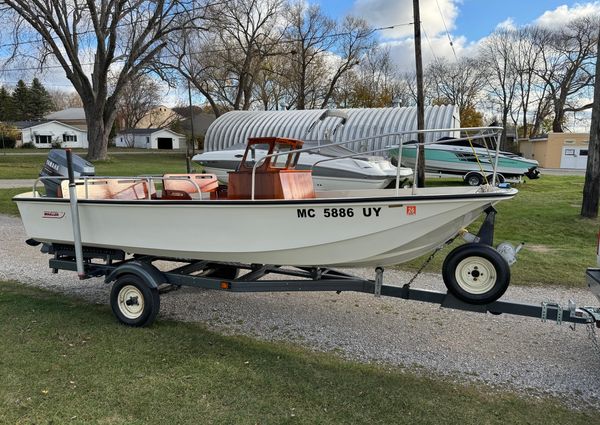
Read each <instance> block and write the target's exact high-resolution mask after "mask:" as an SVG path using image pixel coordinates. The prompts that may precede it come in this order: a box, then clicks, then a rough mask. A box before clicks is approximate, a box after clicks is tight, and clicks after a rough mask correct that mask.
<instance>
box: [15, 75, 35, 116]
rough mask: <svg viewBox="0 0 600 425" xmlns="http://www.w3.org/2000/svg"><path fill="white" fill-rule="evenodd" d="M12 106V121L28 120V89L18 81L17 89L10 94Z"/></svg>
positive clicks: (21, 81)
mask: <svg viewBox="0 0 600 425" xmlns="http://www.w3.org/2000/svg"><path fill="white" fill-rule="evenodd" d="M11 98H12V104H13V111H14V113H13V119H14V120H15V121H27V120H29V119H30V117H31V114H30V113H29V88H28V87H27V85H26V84H25V83H24V82H23V80H19V81H18V83H17V87H15V90H14V91H13V93H12V96H11Z"/></svg>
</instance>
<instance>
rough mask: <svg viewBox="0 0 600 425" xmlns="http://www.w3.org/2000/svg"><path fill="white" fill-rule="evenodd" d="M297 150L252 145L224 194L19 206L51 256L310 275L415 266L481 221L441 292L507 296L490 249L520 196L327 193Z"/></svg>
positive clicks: (197, 185) (56, 200)
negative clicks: (96, 255)
mask: <svg viewBox="0 0 600 425" xmlns="http://www.w3.org/2000/svg"><path fill="white" fill-rule="evenodd" d="M302 143H303V142H302V141H299V140H292V139H281V138H273V137H271V138H255V139H250V140H249V141H248V147H247V149H246V151H245V153H244V154H243V157H242V158H241V163H240V166H239V169H238V170H237V171H236V172H232V173H230V174H229V181H228V183H229V185H228V188H227V191H226V192H225V191H223V190H220V189H219V188H218V187H217V184H216V182H217V178H216V176H214V175H210V174H187V175H165V176H161V177H138V178H106V177H102V178H101V177H84V178H83V179H82V180H81V184H79V185H76V183H75V182H73V183H71V184H70V185H68V181H66V180H64V178H63V180H64V181H63V182H62V183H61V185H62V191H57V192H56V194H55V195H54V196H42V194H40V193H38V191H37V188H36V187H35V186H34V190H33V191H31V192H26V193H22V194H20V195H17V196H15V197H14V198H13V200H14V201H15V202H16V203H17V205H18V208H19V212H20V214H21V218H22V220H23V223H24V226H25V230H26V232H27V235H28V236H29V238H31V239H32V240H33V241H36V242H41V243H44V244H46V245H48V246H53V245H56V244H58V245H68V246H73V245H74V246H75V248H76V249H77V246H82V247H84V248H86V249H89V250H92V251H93V250H96V249H106V250H119V251H122V252H126V253H131V254H138V255H148V256H156V257H161V258H165V257H166V258H171V259H187V260H190V259H192V260H205V261H216V262H239V263H245V264H279V265H288V266H297V267H311V268H312V267H330V266H341V267H365V266H373V267H381V266H386V265H391V264H398V263H403V262H406V261H410V260H412V259H414V258H417V257H419V256H421V255H423V254H425V253H427V252H430V251H432V250H434V249H436V248H438V247H441V246H443V245H444V244H445V243H447V242H448V241H449V240H452V239H453V238H455V237H456V236H457V235H459V233H461V232H462V231H463V229H464V228H465V227H466V226H468V225H469V224H470V223H472V222H473V221H475V220H476V219H477V218H478V217H479V216H480V215H481V213H482V212H486V214H487V219H486V220H485V222H484V225H482V229H481V231H480V233H479V235H478V236H477V237H475V236H474V235H471V236H473V238H472V240H476V241H480V243H469V244H466V245H463V246H460V247H458V248H457V249H455V250H454V251H453V252H452V253H451V254H449V256H448V257H447V261H446V263H445V265H444V270H445V271H444V273H445V275H446V274H448V276H447V277H446V276H445V278H444V281H445V282H446V284H447V285H448V287H449V289H450V290H452V291H454V293H456V294H458V295H457V296H461V297H462V298H463V299H466V300H467V301H471V302H475V303H483V302H489V301H490V300H494V299H496V298H498V297H499V296H500V295H502V293H503V292H504V291H505V289H506V287H507V286H508V281H509V278H510V275H509V271H508V263H507V261H506V260H505V259H504V258H503V257H502V255H501V254H500V253H498V252H497V251H495V250H494V249H493V248H492V247H491V246H489V245H491V242H492V239H493V237H492V235H491V233H490V232H492V233H493V220H494V216H495V211H494V210H493V208H492V207H493V206H494V205H495V204H496V203H497V202H500V201H503V200H508V199H511V198H513V197H514V196H515V195H516V194H517V190H516V189H512V188H501V187H498V186H492V185H485V186H480V187H470V186H464V187H426V188H417V187H415V186H414V185H413V187H412V188H402V187H401V186H400V184H399V180H398V181H397V182H396V185H395V188H391V189H363V190H329V191H320V190H318V189H316V188H315V187H314V185H313V181H312V177H311V171H310V170H301V169H297V168H296V164H297V163H298V160H299V156H300V155H301V154H304V153H305V152H310V151H312V150H314V149H315V148H304V149H302ZM265 145H266V146H268V150H267V154H266V155H264V156H263V157H262V158H260V159H259V158H258V157H255V160H254V161H252V151H253V149H256V148H257V147H263V146H265ZM322 148H323V147H321V149H322ZM332 162H333V161H332ZM54 169H58V167H54ZM157 181H158V182H161V183H162V189H161V190H157V189H156V187H155V182H157ZM67 185H68V187H67ZM67 189H68V190H69V192H70V194H69V195H66V194H67V193H68V192H67ZM62 194H65V195H62ZM74 211H76V212H74ZM75 229H80V231H79V230H77V231H76V230H75ZM78 234H80V240H81V243H78V242H77V239H79V237H76V236H74V235H78ZM76 252H77V251H76Z"/></svg>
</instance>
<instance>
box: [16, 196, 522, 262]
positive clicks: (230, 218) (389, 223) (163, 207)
mask: <svg viewBox="0 0 600 425" xmlns="http://www.w3.org/2000/svg"><path fill="white" fill-rule="evenodd" d="M367 192H368V193H367ZM516 193H517V191H516V190H515V189H505V190H502V189H495V190H494V192H487V193H486V192H482V191H481V189H480V188H466V187H465V188H443V193H442V192H441V191H440V188H423V189H419V195H417V196H413V195H411V194H410V190H409V189H405V190H403V191H401V196H399V197H396V196H395V194H396V192H395V190H393V189H388V190H377V191H352V192H350V191H347V192H344V193H341V192H340V193H339V195H340V197H339V198H335V199H333V196H334V195H335V194H332V193H328V194H327V196H328V198H319V197H318V198H317V199H310V200H297V201H289V200H287V201H279V200H274V201H270V200H266V201H231V200H228V201H206V200H203V201H161V200H133V201H122V200H81V201H80V202H79V216H80V222H81V237H82V243H83V245H84V246H93V247H103V248H111V249H121V250H124V251H126V252H129V253H135V254H147V255H157V256H164V257H170V258H181V259H202V260H211V261H231V262H242V263H259V264H281V265H290V266H343V267H361V266H384V265H389V264H397V263H403V262H406V261H409V260H412V259H414V258H416V257H418V256H420V255H422V254H424V253H426V252H429V251H431V250H432V249H434V248H436V247H437V246H439V245H441V244H442V243H444V242H445V241H447V240H448V239H450V238H451V237H453V236H454V235H456V234H457V232H458V231H459V230H460V229H461V228H463V227H465V226H467V225H468V224H470V223H471V222H473V221H474V220H475V219H477V217H478V216H479V215H480V213H481V212H482V211H483V210H484V209H485V208H487V207H488V206H490V205H493V204H495V203H496V202H498V201H500V200H504V199H510V198H512V197H513V196H514V195H515V194H516ZM352 195H355V196H352ZM318 196H323V195H322V193H320V194H319V195H318ZM367 196H368V197H367ZM330 197H331V198H330ZM14 200H15V201H16V203H17V205H18V207H19V211H20V214H21V217H22V219H23V223H24V225H25V230H26V232H27V235H28V236H29V237H30V238H33V239H35V240H37V241H40V242H46V243H64V244H72V243H73V229H72V224H71V211H70V205H69V201H68V200H66V199H64V200H63V199H45V198H43V197H37V198H34V197H33V196H32V193H26V194H22V195H18V196H16V197H15V198H14Z"/></svg>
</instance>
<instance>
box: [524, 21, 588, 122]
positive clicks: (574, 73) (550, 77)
mask: <svg viewBox="0 0 600 425" xmlns="http://www.w3.org/2000/svg"><path fill="white" fill-rule="evenodd" d="M598 23H599V20H598V17H597V16H588V17H584V18H578V19H574V20H572V21H570V22H568V23H567V24H566V25H564V26H563V27H561V28H559V29H556V30H554V29H553V30H545V31H542V30H540V31H538V32H537V34H536V37H535V38H534V41H535V43H536V44H537V45H538V46H539V49H540V54H541V55H540V56H541V59H542V60H541V64H542V65H543V67H542V68H541V69H540V70H539V71H538V72H537V73H538V75H539V77H540V78H542V79H543V80H544V82H545V83H546V86H547V90H548V95H549V96H550V98H551V99H552V106H553V113H554V119H553V122H552V131H555V132H562V131H563V124H564V121H565V114H566V113H567V112H578V111H583V110H585V109H589V108H591V107H592V104H591V103H586V104H580V102H579V100H580V98H581V97H583V98H586V97H587V96H589V90H591V87H593V82H594V65H595V62H596V45H597V36H598V27H599V25H598Z"/></svg>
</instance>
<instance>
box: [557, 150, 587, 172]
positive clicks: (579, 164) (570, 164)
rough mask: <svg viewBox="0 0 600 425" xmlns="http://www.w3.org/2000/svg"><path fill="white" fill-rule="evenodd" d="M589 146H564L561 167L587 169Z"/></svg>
mask: <svg viewBox="0 0 600 425" xmlns="http://www.w3.org/2000/svg"><path fill="white" fill-rule="evenodd" d="M587 157H588V149H587V148H583V149H581V148H576V147H572V148H571V147H568V148H567V147H564V148H563V153H562V158H561V160H560V168H576V169H581V170H585V168H586V167H587Z"/></svg>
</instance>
